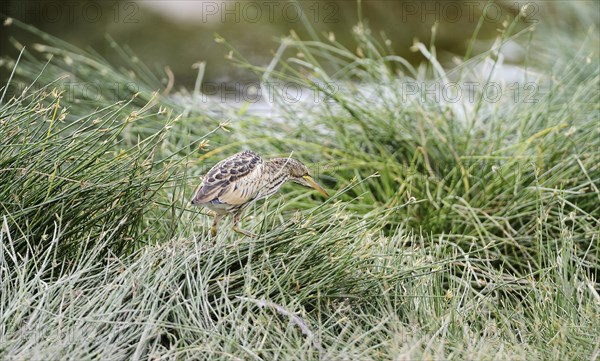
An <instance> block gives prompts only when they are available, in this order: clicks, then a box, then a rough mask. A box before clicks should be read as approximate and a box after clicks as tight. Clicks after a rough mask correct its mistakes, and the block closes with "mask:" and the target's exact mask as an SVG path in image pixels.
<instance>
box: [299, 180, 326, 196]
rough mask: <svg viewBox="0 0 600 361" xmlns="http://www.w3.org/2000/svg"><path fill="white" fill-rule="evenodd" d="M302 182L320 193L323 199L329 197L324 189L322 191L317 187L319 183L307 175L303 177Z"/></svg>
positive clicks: (321, 188)
mask: <svg viewBox="0 0 600 361" xmlns="http://www.w3.org/2000/svg"><path fill="white" fill-rule="evenodd" d="M302 178H304V180H305V181H306V183H308V185H309V186H310V187H312V188H314V189H316V190H317V191H318V192H319V193H321V194H322V195H324V196H325V197H329V194H328V193H327V191H326V190H325V189H323V187H321V186H320V185H319V183H317V182H315V180H314V179H313V178H312V177H311V176H309V175H305V176H304V177H302Z"/></svg>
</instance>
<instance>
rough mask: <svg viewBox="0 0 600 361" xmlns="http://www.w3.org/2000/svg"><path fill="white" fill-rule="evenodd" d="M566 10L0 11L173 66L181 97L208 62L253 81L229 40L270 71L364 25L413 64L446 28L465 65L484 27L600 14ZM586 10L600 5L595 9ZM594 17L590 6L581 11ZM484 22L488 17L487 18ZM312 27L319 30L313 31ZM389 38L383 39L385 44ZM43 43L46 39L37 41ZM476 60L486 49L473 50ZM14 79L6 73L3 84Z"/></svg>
mask: <svg viewBox="0 0 600 361" xmlns="http://www.w3.org/2000/svg"><path fill="white" fill-rule="evenodd" d="M561 3H562V2H561V1H549V2H535V3H533V2H526V1H500V2H492V3H489V2H487V1H393V0H364V1H361V2H356V1H350V0H332V1H329V0H325V1H317V0H304V1H266V0H264V1H263V0H258V1H234V0H219V1H213V0H196V1H192V0H184V1H162V0H155V1H153V0H143V1H132V0H124V1H86V0H75V1H74V0H48V1H46V0H3V1H2V5H0V12H1V13H2V14H3V15H5V16H8V17H11V18H15V19H19V20H21V21H23V22H25V23H27V24H31V25H34V26H36V27H38V28H39V29H41V30H43V31H45V32H48V33H49V34H51V35H54V36H56V37H58V38H60V39H63V40H65V41H67V42H70V43H72V44H74V45H76V46H78V47H80V48H84V49H93V50H95V51H96V52H97V53H99V54H101V55H102V56H103V57H104V58H106V59H107V60H108V61H110V62H115V63H117V64H118V61H119V60H118V58H119V55H118V53H117V52H116V51H115V50H114V49H113V48H111V46H110V42H109V41H108V40H107V36H110V37H111V38H113V39H114V40H115V41H116V42H117V43H118V44H119V45H121V46H124V47H128V48H130V49H131V50H132V52H133V53H135V54H137V56H138V57H139V58H140V59H141V60H142V62H143V63H145V64H146V65H148V66H149V67H150V68H151V69H152V70H154V71H156V72H157V73H158V74H164V73H165V66H168V67H169V69H170V70H171V71H172V72H173V75H174V79H175V84H174V86H175V89H180V88H182V87H183V88H188V89H189V88H191V87H193V85H194V81H195V79H196V76H197V70H196V69H193V68H192V66H193V64H195V63H197V62H200V61H203V62H206V65H207V67H206V73H205V76H204V81H205V82H217V83H225V84H226V83H230V82H252V81H255V80H256V79H255V77H254V76H253V75H252V74H251V73H250V72H248V71H246V70H243V69H239V68H236V67H234V66H232V64H231V63H230V62H228V61H227V60H226V55H227V53H228V52H229V50H228V48H227V47H225V46H223V45H222V44H218V43H215V34H218V35H220V36H222V37H223V38H224V39H225V40H226V41H227V42H229V43H230V44H231V45H232V46H233V47H234V48H236V49H238V50H239V51H240V53H241V54H243V55H244V56H245V57H246V58H247V59H248V60H249V61H250V62H251V63H253V64H257V65H265V64H267V63H268V62H269V60H270V59H271V57H272V55H273V53H274V50H275V49H276V48H277V45H278V44H277V42H276V41H275V39H277V38H280V37H282V36H286V35H289V34H290V32H291V31H294V32H296V33H297V34H298V35H300V36H301V37H302V38H303V39H310V38H311V37H319V38H320V39H321V40H322V39H330V40H333V39H335V41H338V42H340V43H342V44H344V45H347V46H349V47H352V44H353V40H352V36H353V35H352V27H353V26H354V25H356V24H357V23H358V20H359V18H363V19H364V21H365V22H367V23H368V25H369V27H370V28H371V29H372V31H373V34H374V35H376V36H379V34H380V33H381V34H385V38H387V39H388V41H387V42H386V43H387V45H388V46H389V47H391V48H392V49H393V50H394V52H395V53H396V54H398V55H400V56H402V57H404V58H405V59H407V60H408V61H409V62H411V63H412V64H417V63H419V62H420V61H422V60H423V59H422V58H421V55H420V54H419V53H416V52H411V50H410V47H411V45H412V44H413V42H414V40H415V39H419V40H421V41H423V42H424V43H426V44H427V43H429V42H430V37H431V27H432V26H433V24H434V23H436V22H437V23H438V24H439V27H438V31H437V35H436V39H435V44H436V49H437V56H438V58H439V59H441V60H442V61H443V62H446V63H448V62H451V61H452V58H453V57H454V56H459V57H461V56H463V55H464V54H465V52H466V50H467V47H468V44H469V40H470V37H471V36H472V34H473V33H474V31H475V29H476V28H477V27H480V33H479V35H478V39H479V40H480V42H481V43H482V44H481V49H482V50H483V49H488V47H489V43H487V44H486V43H485V42H486V39H488V40H489V41H492V40H493V39H494V38H495V36H496V35H497V34H498V32H497V29H498V28H500V27H501V25H502V22H504V21H507V20H508V19H510V18H512V17H514V15H515V14H517V12H518V11H520V10H521V9H523V6H524V5H527V4H529V5H528V6H527V8H526V10H525V11H526V12H527V15H526V17H525V19H526V20H525V21H524V23H523V24H524V26H526V25H530V24H534V23H536V22H539V21H541V20H542V19H543V18H544V17H553V18H554V20H556V21H562V22H569V23H570V26H573V27H583V28H587V26H589V25H590V24H591V23H592V22H593V21H595V18H596V17H597V14H590V13H589V12H588V11H585V12H582V13H581V14H576V16H565V15H564V14H563V13H562V12H561ZM583 3H595V4H596V5H597V4H598V2H596V1H588V2H583ZM582 9H586V10H587V9H589V7H582ZM482 15H484V16H483V18H482ZM307 24H310V25H309V26H307ZM1 33H2V34H1V35H0V41H1V42H0V54H1V55H2V57H3V58H5V57H7V56H10V57H12V58H13V59H14V58H15V57H16V55H17V54H18V52H17V48H18V45H17V46H15V42H14V41H13V40H11V39H17V40H18V42H19V43H23V44H24V45H31V44H28V43H29V42H30V41H32V40H31V38H30V35H29V34H27V33H24V32H21V33H20V32H19V30H18V29H17V28H15V27H10V26H3V27H2V31H1ZM382 39H384V38H383V37H382ZM38 41H39V40H38ZM473 50H474V52H475V53H476V52H477V50H478V49H477V47H476V48H475V49H473ZM506 60H507V62H514V63H517V64H518V63H519V62H521V61H523V54H520V53H519V52H518V51H515V52H514V54H509V56H508V57H507V59H506ZM9 73H10V68H9V67H6V66H5V67H2V74H1V75H2V79H6V76H7V74H9Z"/></svg>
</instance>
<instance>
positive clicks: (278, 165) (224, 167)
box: [191, 150, 329, 237]
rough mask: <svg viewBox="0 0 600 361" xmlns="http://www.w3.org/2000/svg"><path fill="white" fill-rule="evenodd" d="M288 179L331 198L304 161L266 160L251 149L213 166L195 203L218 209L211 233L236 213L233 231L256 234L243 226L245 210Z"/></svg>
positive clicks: (215, 232)
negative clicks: (311, 174) (224, 219)
mask: <svg viewBox="0 0 600 361" xmlns="http://www.w3.org/2000/svg"><path fill="white" fill-rule="evenodd" d="M286 181H293V182H296V183H299V184H302V185H304V186H306V187H311V188H314V189H316V190H317V191H319V192H320V193H321V194H323V195H324V196H326V197H328V196H329V195H328V194H327V192H326V191H325V190H324V189H323V188H322V187H321V186H320V185H319V184H317V183H316V182H315V181H314V180H313V179H312V177H311V176H310V174H309V172H308V168H306V166H305V165H304V164H302V163H301V162H300V161H298V160H296V159H292V158H275V159H272V160H269V161H263V159H262V158H261V157H260V156H259V155H258V154H256V153H255V152H253V151H251V150H246V151H243V152H241V153H237V154H234V155H232V156H231V157H229V158H227V159H224V160H222V161H220V162H219V163H217V164H216V165H215V166H214V167H212V168H211V169H210V170H209V171H208V173H207V174H206V176H205V177H204V179H203V180H202V183H201V184H200V186H199V187H198V189H197V190H196V193H195V194H194V197H193V198H192V201H191V203H192V204H193V205H196V206H202V207H206V208H208V209H210V210H212V211H214V212H215V217H214V220H213V223H212V226H211V235H212V236H213V237H214V236H216V234H217V226H218V224H219V222H220V221H221V220H222V219H223V217H225V216H226V215H228V214H232V215H233V230H234V231H236V232H238V233H241V234H244V235H246V236H249V237H254V236H255V235H254V234H252V233H250V232H248V231H245V230H243V229H240V228H239V222H240V218H241V216H242V213H243V212H244V210H245V209H246V207H248V206H249V205H250V204H252V203H253V202H256V201H257V200H260V199H264V198H266V197H268V196H270V195H272V194H274V193H275V192H277V191H278V190H279V188H281V186H283V184H284V183H285V182H286Z"/></svg>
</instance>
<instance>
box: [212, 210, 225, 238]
mask: <svg viewBox="0 0 600 361" xmlns="http://www.w3.org/2000/svg"><path fill="white" fill-rule="evenodd" d="M223 217H225V214H222V213H215V217H214V218H213V222H212V225H211V226H210V235H211V237H212V238H216V237H217V225H218V224H219V222H220V221H221V219H223Z"/></svg>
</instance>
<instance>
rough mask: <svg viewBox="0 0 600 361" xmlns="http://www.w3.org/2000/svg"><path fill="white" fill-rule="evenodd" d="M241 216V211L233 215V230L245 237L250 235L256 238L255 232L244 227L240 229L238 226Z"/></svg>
mask: <svg viewBox="0 0 600 361" xmlns="http://www.w3.org/2000/svg"><path fill="white" fill-rule="evenodd" d="M241 218H242V212H239V213H237V214H236V215H235V216H234V217H233V231H234V232H236V233H239V234H243V235H244V236H246V237H250V238H256V237H257V236H256V234H254V233H252V232H249V231H246V230H245V229H241V228H240V227H239V224H240V219H241Z"/></svg>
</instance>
